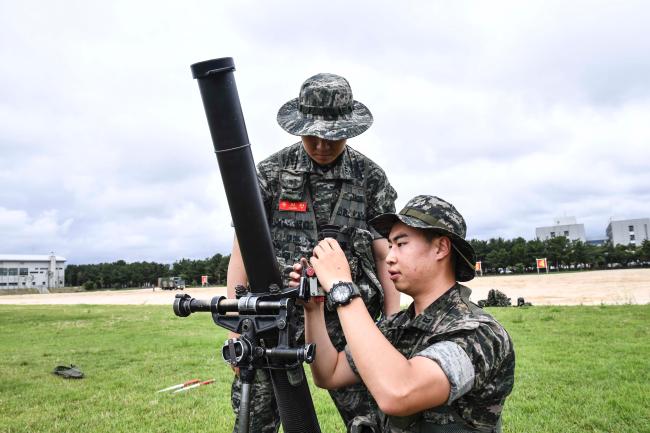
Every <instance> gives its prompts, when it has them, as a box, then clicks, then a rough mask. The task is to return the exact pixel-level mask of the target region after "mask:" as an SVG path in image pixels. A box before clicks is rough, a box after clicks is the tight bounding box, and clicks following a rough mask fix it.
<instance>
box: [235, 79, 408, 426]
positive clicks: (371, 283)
mask: <svg viewBox="0 0 650 433" xmlns="http://www.w3.org/2000/svg"><path fill="white" fill-rule="evenodd" d="M277 121H278V124H279V125H280V126H281V127H282V128H283V129H284V130H285V131H287V132H288V133H290V134H292V135H296V136H300V138H301V139H300V141H299V142H297V143H295V144H293V145H291V146H288V147H286V148H284V149H282V150H280V151H279V152H277V153H275V154H273V155H271V156H270V157H269V158H267V159H265V160H263V161H262V162H260V163H259V164H258V167H257V168H258V180H259V184H260V190H261V193H262V198H263V200H264V204H265V208H266V213H267V217H268V220H269V226H270V228H271V238H272V241H273V245H274V248H275V252H276V256H277V259H278V265H279V267H280V268H281V269H282V270H286V269H289V270H290V269H291V266H292V265H293V264H294V263H295V262H297V261H298V260H299V259H300V258H301V257H308V256H310V255H311V252H312V250H313V248H314V246H315V245H316V244H317V243H318V240H319V239H321V238H323V237H325V236H335V237H336V239H337V240H338V241H339V242H340V244H341V245H342V247H343V250H344V252H345V254H346V257H347V258H348V260H349V262H350V266H351V268H352V278H353V281H354V282H355V283H356V284H357V286H358V287H359V288H360V291H361V296H362V299H363V300H364V302H365V303H366V305H367V308H368V311H369V312H370V314H371V316H373V317H374V318H375V319H377V318H378V317H379V316H380V314H382V312H383V314H385V315H390V314H393V313H396V312H397V311H398V310H399V293H397V291H396V290H395V287H394V285H393V282H392V281H391V279H390V276H389V275H388V273H387V271H386V265H385V262H384V261H383V257H385V255H386V254H387V253H388V242H387V241H386V240H385V239H384V238H383V237H382V236H381V235H380V234H379V233H377V232H376V231H375V230H374V229H373V228H372V227H371V226H370V225H369V221H370V220H371V219H372V218H374V217H376V216H377V215H379V214H382V213H385V212H394V211H395V199H396V197H397V194H396V192H395V190H394V189H393V187H392V186H391V185H390V183H389V182H388V179H387V178H386V175H385V173H384V171H383V170H382V169H381V168H380V167H379V166H378V165H377V164H376V163H374V162H373V161H372V160H370V159H369V158H368V157H366V156H364V155H363V154H361V153H360V152H358V151H356V150H354V149H352V148H351V147H350V146H349V145H348V144H347V140H348V139H350V138H353V137H356V136H358V135H360V134H362V133H363V132H365V131H366V130H367V129H368V128H369V127H370V126H371V125H372V122H373V117H372V114H371V113H370V110H369V109H368V108H367V107H366V106H365V105H364V104H362V103H361V102H359V101H356V100H355V99H354V97H353V94H352V89H351V87H350V84H349V83H348V81H347V80H346V79H345V78H343V77H341V76H338V75H334V74H328V73H321V74H316V75H314V76H312V77H310V78H308V79H307V80H306V81H305V82H304V83H303V84H302V86H301V88H300V92H299V95H298V97H297V98H294V99H291V100H290V101H288V102H287V103H285V104H283V105H282V106H281V108H280V110H279V111H278V114H277ZM287 274H288V271H285V277H286V280H285V283H288V275H287ZM246 283H247V277H246V271H245V269H244V267H243V262H242V259H241V254H240V252H239V248H238V245H237V242H236V239H235V243H234V245H233V253H232V255H231V259H230V264H229V267H228V281H227V286H228V293H229V296H230V297H234V295H235V286H237V285H246ZM325 318H326V322H327V329H328V332H329V335H330V337H331V339H332V341H333V342H334V344H335V345H336V346H337V347H339V348H340V349H343V347H345V338H344V336H343V331H342V329H341V325H340V323H339V321H338V316H337V314H336V311H328V312H327V314H326V316H325ZM298 334H299V338H300V339H302V338H303V335H302V329H300V330H299V332H298ZM330 394H331V396H332V399H333V400H334V403H335V404H336V407H337V409H338V410H339V413H340V414H341V417H342V418H343V421H344V422H345V424H346V426H349V424H350V422H351V420H352V419H353V418H354V417H355V416H357V415H359V414H364V413H370V412H371V411H372V410H373V409H372V407H371V399H370V398H369V395H368V393H367V390H366V389H365V387H363V386H362V385H355V386H352V387H348V388H344V389H340V390H332V391H331V392H330ZM239 398H240V383H239V380H238V378H235V381H234V383H233V387H232V402H233V409H234V410H235V412H237V411H238V408H239ZM251 408H252V413H254V416H251V417H250V431H251V433H260V432H264V433H266V432H276V431H277V429H278V426H279V424H280V418H279V415H278V409H277V407H276V402H275V398H274V395H273V389H272V386H271V383H270V380H269V378H268V377H265V372H264V371H263V370H261V369H259V370H258V376H257V378H256V380H255V382H254V384H253V391H252V400H251ZM237 427H238V422H236V423H235V430H234V431H235V432H236V431H237Z"/></svg>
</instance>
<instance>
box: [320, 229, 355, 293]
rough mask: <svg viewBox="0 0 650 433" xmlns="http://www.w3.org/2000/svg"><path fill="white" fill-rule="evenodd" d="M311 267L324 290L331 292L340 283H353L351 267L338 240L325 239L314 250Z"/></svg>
mask: <svg viewBox="0 0 650 433" xmlns="http://www.w3.org/2000/svg"><path fill="white" fill-rule="evenodd" d="M310 262H311V265H312V267H313V268H314V271H316V276H317V277H318V281H320V285H321V286H322V287H323V290H325V291H326V292H329V291H330V289H331V288H332V285H333V284H334V283H336V282H339V281H352V273H351V272H350V265H349V264H348V259H347V257H345V253H344V252H343V250H342V249H341V246H340V245H339V243H338V242H337V241H336V239H332V238H325V239H323V240H322V241H320V242H319V243H318V245H316V248H314V255H313V256H312V258H311V260H310Z"/></svg>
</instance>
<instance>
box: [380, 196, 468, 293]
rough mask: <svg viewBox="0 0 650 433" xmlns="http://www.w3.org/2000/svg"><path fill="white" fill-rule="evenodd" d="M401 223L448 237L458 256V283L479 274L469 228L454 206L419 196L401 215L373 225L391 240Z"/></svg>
mask: <svg viewBox="0 0 650 433" xmlns="http://www.w3.org/2000/svg"><path fill="white" fill-rule="evenodd" d="M397 221H401V222H403V223H404V224H406V225H407V226H410V227H413V228H416V229H425V230H429V231H431V232H434V233H438V234H440V235H443V236H448V237H449V239H450V240H451V246H452V248H453V249H454V252H455V254H456V260H455V263H454V270H455V273H456V281H469V280H471V279H473V278H474V276H475V275H476V272H475V268H474V263H475V254H474V248H473V247H472V246H471V245H470V243H469V242H467V241H466V240H465V234H466V232H467V226H466V225H465V220H464V219H463V216H462V215H461V214H460V213H459V212H458V211H457V210H456V208H455V207H454V205H452V204H451V203H448V202H446V201H444V200H443V199H441V198H439V197H433V196H429V195H418V196H417V197H414V198H412V199H411V200H409V201H408V203H406V205H405V206H404V208H403V209H402V210H401V211H399V213H397V214H390V213H389V214H384V215H380V216H378V217H377V218H375V219H373V220H372V221H371V222H370V223H371V224H372V226H373V227H374V228H375V230H377V231H378V232H379V233H380V234H381V235H382V236H384V237H386V238H387V237H388V234H389V233H390V229H391V228H392V227H393V225H394V224H395V223H396V222H397Z"/></svg>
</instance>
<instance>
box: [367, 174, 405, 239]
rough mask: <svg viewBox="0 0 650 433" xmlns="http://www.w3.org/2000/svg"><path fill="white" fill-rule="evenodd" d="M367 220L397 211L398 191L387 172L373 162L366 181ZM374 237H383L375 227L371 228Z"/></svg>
mask: <svg viewBox="0 0 650 433" xmlns="http://www.w3.org/2000/svg"><path fill="white" fill-rule="evenodd" d="M366 185H367V191H366V199H367V203H366V204H367V207H366V221H370V220H371V219H373V218H374V217H376V216H378V215H381V214H383V213H389V212H390V213H394V212H395V200H396V199H397V192H396V191H395V189H394V188H393V186H392V185H391V184H390V182H388V178H387V177H386V173H384V170H382V168H381V167H379V166H378V165H377V164H375V163H374V162H372V163H371V164H370V167H369V169H368V181H367V183H366ZM371 232H372V234H373V238H374V239H378V238H380V237H381V235H379V233H377V231H375V229H374V228H373V229H371Z"/></svg>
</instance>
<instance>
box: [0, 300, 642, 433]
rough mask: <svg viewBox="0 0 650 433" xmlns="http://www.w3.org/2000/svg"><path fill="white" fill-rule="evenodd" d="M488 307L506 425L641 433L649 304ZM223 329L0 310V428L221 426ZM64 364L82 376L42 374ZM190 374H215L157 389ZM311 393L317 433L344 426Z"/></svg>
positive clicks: (224, 428)
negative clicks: (508, 383)
mask: <svg viewBox="0 0 650 433" xmlns="http://www.w3.org/2000/svg"><path fill="white" fill-rule="evenodd" d="M490 311H491V312H492V313H493V314H494V315H495V316H496V317H497V318H498V319H499V320H500V321H501V322H502V323H503V324H504V325H505V327H506V328H507V329H508V330H509V332H510V334H511V335H512V337H513V339H514V342H515V348H516V353H517V373H516V374H517V377H516V382H515V390H514V392H513V394H512V395H511V397H510V398H509V400H508V402H507V404H506V409H505V412H504V431H505V432H558V433H559V432H562V433H565V432H576V433H578V432H579V433H584V432H612V433H613V432H616V433H622V432H630V433H632V432H634V433H638V432H650V305H643V306H636V305H626V306H606V307H605V306H601V307H532V308H527V309H516V308H504V309H490ZM225 335H226V334H225V331H223V330H221V329H219V328H217V327H216V326H214V325H213V323H212V320H211V318H210V317H209V315H207V314H195V315H192V316H190V317H188V318H185V319H180V318H177V317H175V316H174V315H173V313H172V311H171V306H169V307H160V306H87V305H83V306H82V305H79V306H0V349H1V350H0V374H1V376H0V432H2V433H5V432H6V433H9V432H129V433H131V432H179V433H180V432H183V433H186V432H229V431H230V429H231V427H232V423H233V417H232V411H231V408H230V401H229V400H230V398H229V390H230V381H231V377H232V375H231V373H230V369H229V368H228V367H227V366H226V365H225V364H224V363H223V361H222V360H221V357H220V354H219V353H218V351H219V349H220V347H221V344H222V343H223V340H224V339H225ZM66 363H67V364H70V363H74V364H77V365H78V366H79V367H80V368H81V369H82V370H83V371H84V372H85V373H86V378H84V379H83V380H65V379H62V378H59V377H57V376H54V375H52V374H51V373H50V372H51V370H52V369H53V368H54V367H55V366H56V365H59V364H66ZM192 378H201V379H207V378H215V379H216V380H217V381H216V383H215V384H213V385H210V386H206V387H202V388H198V389H195V390H192V391H190V392H188V393H184V394H180V395H166V394H165V395H163V394H157V393H156V390H158V389H160V388H163V387H166V386H169V385H172V384H176V383H179V382H182V381H185V380H188V379H192ZM312 394H313V395H314V400H315V404H316V408H317V413H318V416H319V420H320V423H321V428H322V431H323V432H324V433H329V432H343V431H344V429H343V427H342V425H340V422H339V420H338V415H337V413H336V410H335V409H334V406H333V405H332V403H331V402H330V401H329V397H328V396H327V394H326V393H325V392H324V391H322V390H317V389H316V388H314V387H313V386H312Z"/></svg>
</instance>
